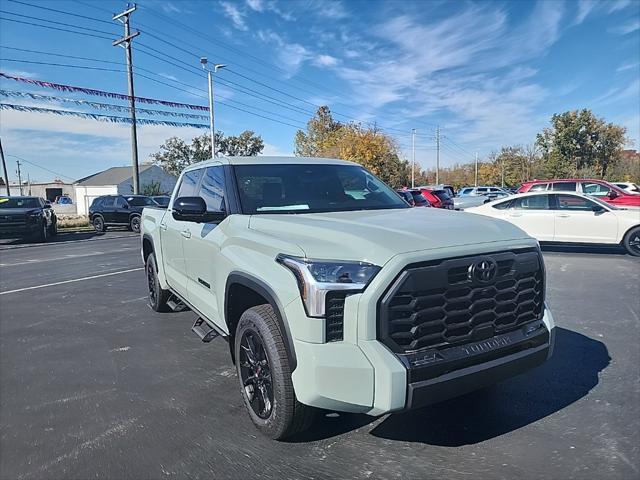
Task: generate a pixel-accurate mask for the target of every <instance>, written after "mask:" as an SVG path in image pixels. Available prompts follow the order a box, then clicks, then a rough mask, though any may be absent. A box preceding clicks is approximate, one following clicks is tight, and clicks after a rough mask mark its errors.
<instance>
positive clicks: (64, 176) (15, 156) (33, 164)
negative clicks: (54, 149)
mask: <svg viewBox="0 0 640 480" xmlns="http://www.w3.org/2000/svg"><path fill="white" fill-rule="evenodd" d="M7 157H13V158H17V159H18V160H22V161H23V162H24V163H28V164H29V165H32V166H34V167H37V168H41V169H42V170H45V171H47V172H49V173H53V174H54V175H56V176H57V177H63V178H67V179H69V180H72V181H74V182H75V178H71V177H67V176H66V175H63V174H61V173H59V172H54V171H53V170H49V169H48V168H46V167H43V166H42V165H38V164H37V163H34V162H31V161H29V160H25V159H24V158H22V157H19V156H17V155H9V154H7Z"/></svg>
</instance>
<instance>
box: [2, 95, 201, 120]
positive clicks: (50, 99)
mask: <svg viewBox="0 0 640 480" xmlns="http://www.w3.org/2000/svg"><path fill="white" fill-rule="evenodd" d="M0 97H5V98H6V97H10V98H26V99H31V100H39V101H43V102H52V103H55V102H61V103H73V104H75V105H79V106H83V107H91V108H95V109H97V110H115V111H118V112H130V108H129V107H128V106H124V105H115V104H113V103H99V102H90V101H88V100H81V99H75V98H63V97H56V96H53V95H40V94H38V93H29V92H16V91H14V90H0ZM136 112H141V113H145V114H148V115H166V116H170V117H180V118H193V119H196V120H208V119H209V117H208V116H207V115H198V114H196V113H183V112H173V111H168V110H153V109H149V108H136Z"/></svg>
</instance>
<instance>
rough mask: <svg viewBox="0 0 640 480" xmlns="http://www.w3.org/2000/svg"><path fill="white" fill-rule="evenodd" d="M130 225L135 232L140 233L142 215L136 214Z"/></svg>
mask: <svg viewBox="0 0 640 480" xmlns="http://www.w3.org/2000/svg"><path fill="white" fill-rule="evenodd" d="M129 227H130V228H131V231H133V232H135V233H140V216H139V215H135V216H133V217H131V221H130V222H129Z"/></svg>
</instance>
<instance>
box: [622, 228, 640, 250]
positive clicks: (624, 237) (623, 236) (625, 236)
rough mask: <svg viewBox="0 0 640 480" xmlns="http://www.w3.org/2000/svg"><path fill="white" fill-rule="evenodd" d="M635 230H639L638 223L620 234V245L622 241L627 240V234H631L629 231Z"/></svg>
mask: <svg viewBox="0 0 640 480" xmlns="http://www.w3.org/2000/svg"><path fill="white" fill-rule="evenodd" d="M636 228H640V223H639V224H637V225H632V226H630V227H629V228H627V229H626V230H625V231H624V233H623V234H622V236H621V237H620V245H624V241H625V240H626V238H627V235H629V233H630V232H631V230H634V229H636Z"/></svg>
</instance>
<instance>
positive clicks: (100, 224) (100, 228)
mask: <svg viewBox="0 0 640 480" xmlns="http://www.w3.org/2000/svg"><path fill="white" fill-rule="evenodd" d="M93 228H94V229H95V231H96V232H99V233H102V232H104V231H105V230H106V228H105V226H104V219H103V218H102V217H101V216H97V217H95V218H94V219H93Z"/></svg>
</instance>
